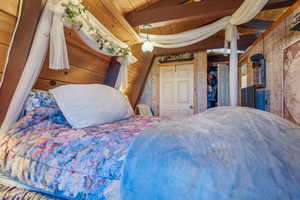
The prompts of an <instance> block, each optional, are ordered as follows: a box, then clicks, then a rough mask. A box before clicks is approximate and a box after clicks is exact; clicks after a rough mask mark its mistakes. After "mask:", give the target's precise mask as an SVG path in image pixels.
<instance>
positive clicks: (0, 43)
mask: <svg viewBox="0 0 300 200" xmlns="http://www.w3.org/2000/svg"><path fill="white" fill-rule="evenodd" d="M18 6H19V0H3V1H1V3H0V80H1V79H2V72H3V68H4V65H5V61H6V57H7V53H8V48H9V44H10V41H11V39H12V35H13V31H14V28H15V25H16V21H17V13H18Z"/></svg>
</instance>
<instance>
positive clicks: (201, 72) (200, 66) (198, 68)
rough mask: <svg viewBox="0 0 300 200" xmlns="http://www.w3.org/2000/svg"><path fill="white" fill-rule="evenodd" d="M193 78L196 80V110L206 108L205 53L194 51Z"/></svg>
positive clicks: (199, 110) (200, 110)
mask: <svg viewBox="0 0 300 200" xmlns="http://www.w3.org/2000/svg"><path fill="white" fill-rule="evenodd" d="M195 58H196V60H195V61H196V62H195V80H196V84H195V87H196V91H197V92H196V95H197V96H196V99H197V102H196V105H197V110H198V112H203V111H205V110H206V109H207V53H206V51H201V52H197V53H195Z"/></svg>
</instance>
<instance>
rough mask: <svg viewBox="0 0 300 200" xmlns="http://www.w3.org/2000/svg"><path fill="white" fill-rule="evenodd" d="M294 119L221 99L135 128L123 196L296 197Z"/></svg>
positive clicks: (126, 199) (299, 134) (299, 182)
mask: <svg viewBox="0 0 300 200" xmlns="http://www.w3.org/2000/svg"><path fill="white" fill-rule="evenodd" d="M299 144H300V127H299V126H297V125H295V124H292V123H290V122H288V121H286V120H284V119H282V118H280V117H278V116H275V115H273V114H270V113H267V112H262V111H258V110H254V109H248V108H238V107H224V108H216V109H211V110H208V111H207V112H205V113H201V114H199V115H196V116H193V117H191V118H189V119H185V120H180V121H174V122H168V123H161V124H160V125H158V126H157V127H155V128H150V129H147V130H146V131H145V132H144V133H143V134H140V135H139V136H137V138H136V139H135V141H134V142H133V144H132V146H131V148H130V150H129V152H128V154H127V157H126V161H125V163H124V171H123V175H122V181H121V187H120V188H121V196H122V200H141V199H142V200H153V199H159V200H183V199H184V200H185V199H191V200H200V199H205V200H298V199H300V145H299Z"/></svg>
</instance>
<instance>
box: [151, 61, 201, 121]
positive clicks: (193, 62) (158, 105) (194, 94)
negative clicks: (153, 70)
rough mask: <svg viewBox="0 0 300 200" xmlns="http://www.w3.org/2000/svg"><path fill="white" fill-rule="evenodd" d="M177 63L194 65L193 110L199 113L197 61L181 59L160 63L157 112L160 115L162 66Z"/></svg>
mask: <svg viewBox="0 0 300 200" xmlns="http://www.w3.org/2000/svg"><path fill="white" fill-rule="evenodd" d="M176 65H192V67H193V104H194V105H193V112H194V114H196V113H197V110H198V100H197V99H198V98H197V96H198V94H197V85H196V83H197V81H196V80H197V71H196V62H195V60H193V61H181V62H170V63H163V64H162V63H161V64H158V73H157V74H158V75H157V90H156V91H157V112H158V115H160V68H161V67H170V66H176Z"/></svg>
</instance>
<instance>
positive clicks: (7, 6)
mask: <svg viewBox="0 0 300 200" xmlns="http://www.w3.org/2000/svg"><path fill="white" fill-rule="evenodd" d="M18 5H19V0H5V1H3V2H1V3H0V80H1V78H2V74H3V68H4V65H5V61H6V56H7V52H8V48H9V44H10V41H11V38H12V35H13V31H14V28H15V25H16V21H17V13H18ZM65 33H66V40H67V45H68V53H69V61H70V65H71V69H70V70H65V71H55V70H50V69H49V68H48V59H47V60H46V61H45V64H44V67H43V70H42V72H41V74H40V77H39V79H38V80H37V82H36V84H35V86H34V88H36V89H42V90H48V89H50V88H54V87H57V86H60V85H64V84H70V83H75V84H76V83H77V84H88V83H103V82H104V80H105V76H106V72H107V70H108V67H109V63H110V60H111V57H110V56H105V55H102V54H99V53H97V52H95V51H93V50H91V49H90V48H89V47H87V46H86V45H85V44H83V43H82V42H81V40H80V39H79V38H78V36H77V35H76V33H74V32H73V31H71V30H69V29H66V30H65Z"/></svg>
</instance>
